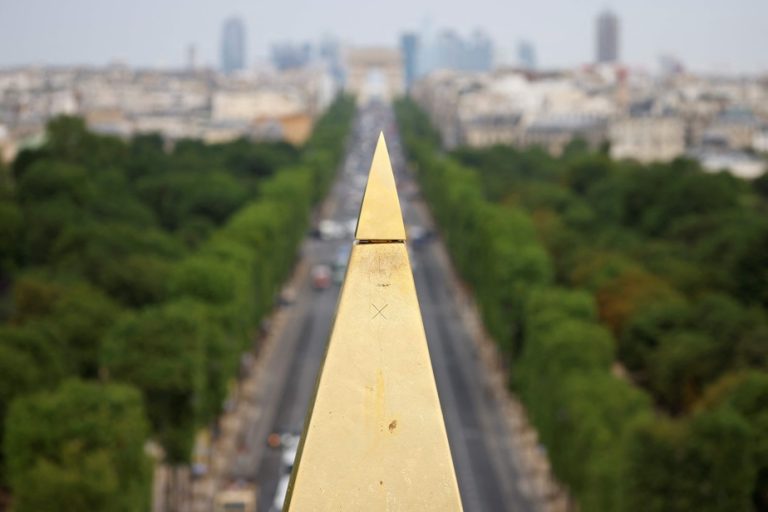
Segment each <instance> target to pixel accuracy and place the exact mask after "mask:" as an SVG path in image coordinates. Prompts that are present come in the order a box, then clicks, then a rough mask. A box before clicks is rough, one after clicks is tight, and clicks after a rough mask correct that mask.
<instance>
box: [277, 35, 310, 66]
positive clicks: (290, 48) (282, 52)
mask: <svg viewBox="0 0 768 512" xmlns="http://www.w3.org/2000/svg"><path fill="white" fill-rule="evenodd" d="M311 61H312V45H310V44H309V43H287V42H286V43H279V44H275V45H272V64H273V65H274V66H275V67H276V68H277V69H279V70H281V71H285V70H286V69H298V68H303V67H305V66H307V65H309V63H310V62H311Z"/></svg>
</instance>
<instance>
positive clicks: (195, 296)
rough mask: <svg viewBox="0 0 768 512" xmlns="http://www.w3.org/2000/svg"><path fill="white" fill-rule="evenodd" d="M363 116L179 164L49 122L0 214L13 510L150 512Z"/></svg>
mask: <svg viewBox="0 0 768 512" xmlns="http://www.w3.org/2000/svg"><path fill="white" fill-rule="evenodd" d="M353 112H354V104H353V102H352V101H351V100H350V99H348V98H341V99H339V100H338V101H337V102H336V103H334V104H333V105H332V106H331V107H330V110H329V111H328V112H327V113H326V114H325V116H324V117H322V118H321V119H320V120H319V121H318V123H317V125H316V128H315V131H314V133H313V136H312V137H311V139H310V140H309V141H308V142H307V144H306V145H305V146H304V147H303V148H301V149H300V150H299V149H296V148H293V147H291V146H289V145H285V144H272V143H269V144H256V143H252V142H249V141H245V140H239V141H236V142H232V143H227V144H220V145H204V144H202V143H199V142H197V141H182V142H180V143H177V144H176V146H175V147H174V148H173V149H170V150H169V149H168V148H166V147H165V146H164V144H163V141H162V139H160V138H159V137H154V136H141V137H137V138H135V139H133V140H131V141H128V142H124V141H120V140H118V139H114V138H111V137H105V136H99V135H95V134H93V133H90V132H88V131H87V130H86V129H85V126H84V125H83V123H82V121H81V120H78V119H74V118H60V119H57V120H54V121H52V122H51V123H50V125H49V127H48V132H47V141H46V143H45V144H44V146H43V147H42V148H40V149H37V150H31V151H25V152H22V153H21V154H20V155H19V157H18V158H17V159H16V161H15V162H14V164H13V167H12V173H13V183H14V186H13V187H7V188H6V189H4V190H3V197H2V200H0V260H2V262H3V267H2V282H3V289H4V298H3V308H2V313H3V316H4V317H5V324H4V325H3V326H2V327H0V367H1V368H2V370H5V371H2V372H0V419H2V420H3V422H2V424H3V427H4V442H3V457H4V465H3V467H4V472H3V475H2V476H3V480H4V482H5V483H6V484H7V485H9V486H10V488H11V490H12V493H13V498H14V510H17V511H19V512H23V511H31V510H36V511H39V510H61V509H66V510H116V511H137V510H146V509H147V506H148V499H149V490H148V486H149V468H148V464H147V460H146V457H145V455H144V444H145V442H146V441H147V440H148V439H152V440H154V441H155V442H156V443H158V444H159V445H160V446H161V447H162V449H163V451H164V453H165V457H166V460H167V461H168V462H169V463H172V464H183V463H187V462H188V461H189V459H190V456H191V451H192V444H193V441H194V434H195V432H196V430H197V429H198V428H200V427H202V426H205V425H207V424H209V423H210V422H211V421H213V420H214V419H215V418H216V416H217V415H218V413H219V411H220V408H221V406H222V403H223V401H224V399H225V396H226V393H227V390H228V387H229V385H230V384H231V382H232V380H233V379H234V378H235V377H236V375H237V371H238V366H239V359H240V355H241V354H242V353H243V352H244V351H246V350H249V349H250V348H251V347H252V339H253V338H254V336H253V335H254V333H255V332H256V330H257V328H258V326H259V323H260V322H261V320H262V318H263V317H264V315H265V314H266V313H267V312H268V311H269V310H270V309H271V307H272V305H273V303H274V298H275V295H276V293H277V292H278V290H279V288H280V285H281V283H282V282H283V281H284V279H285V278H286V276H287V275H288V273H289V272H290V269H291V267H292V265H293V262H294V258H295V254H296V251H297V248H298V245H299V243H300V240H301V238H302V237H303V236H304V233H305V232H306V228H307V223H308V219H309V213H310V209H311V207H312V205H313V203H314V202H315V201H316V200H317V199H318V198H320V197H322V196H323V195H324V193H325V192H326V190H327V187H328V186H329V184H330V183H331V180H332V179H333V176H334V174H335V170H336V168H337V166H338V162H339V161H340V158H341V155H342V153H343V150H344V147H343V144H344V139H345V135H346V132H347V129H348V126H349V123H350V121H351V117H352V114H353Z"/></svg>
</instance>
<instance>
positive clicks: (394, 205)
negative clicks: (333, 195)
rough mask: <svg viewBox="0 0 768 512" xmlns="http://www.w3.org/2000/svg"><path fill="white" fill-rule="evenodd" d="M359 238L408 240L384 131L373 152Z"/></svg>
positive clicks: (357, 232)
mask: <svg viewBox="0 0 768 512" xmlns="http://www.w3.org/2000/svg"><path fill="white" fill-rule="evenodd" d="M355 238H356V239H357V240H373V241H382V240H405V227H404V226H403V216H402V213H401V211H400V201H399V200H398V198H397V187H396V186H395V176H394V174H393V173H392V163H391V162H390V161H389V152H388V151H387V142H386V141H385V140H384V134H383V133H382V134H381V135H379V141H378V143H377V144H376V151H374V153H373V162H372V163H371V170H370V172H369V173H368V184H367V185H366V187H365V195H364V196H363V203H362V206H361V208H360V217H359V219H358V221H357V231H356V232H355Z"/></svg>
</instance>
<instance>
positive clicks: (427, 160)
mask: <svg viewBox="0 0 768 512" xmlns="http://www.w3.org/2000/svg"><path fill="white" fill-rule="evenodd" d="M396 113H397V118H398V122H399V124H400V127H401V130H402V132H403V140H404V142H405V146H406V149H407V151H408V154H409V157H410V161H411V165H412V167H413V168H414V170H415V172H416V175H417V177H418V179H419V180H420V182H421V184H422V190H423V192H424V195H425V197H426V199H427V200H428V202H429V204H430V207H431V209H432V212H433V213H434V216H435V218H436V220H437V221H438V224H439V226H440V230H441V234H442V236H443V237H444V238H445V241H446V243H447V245H448V248H449V251H450V253H451V256H452V258H453V260H454V263H455V264H456V266H457V268H458V270H459V271H460V273H461V275H462V277H463V278H464V279H465V280H466V281H467V283H468V284H469V285H470V286H471V287H472V290H473V292H474V295H475V297H476V298H477V302H478V304H479V306H480V309H481V312H482V314H483V318H484V321H485V325H486V327H487V329H488V331H489V332H490V333H491V334H492V335H493V337H494V338H495V340H496V341H497V343H498V344H499V346H500V347H501V348H502V349H503V350H504V352H505V353H506V354H507V355H508V357H509V363H510V368H511V370H512V371H511V372H510V374H511V377H512V379H511V382H512V385H513V386H514V387H515V388H516V390H517V392H518V393H519V394H520V396H521V398H522V399H523V401H524V403H525V404H526V406H527V409H528V412H529V415H530V416H531V419H532V421H533V423H534V424H535V426H536V428H537V430H538V432H539V435H540V439H541V441H542V442H543V444H544V445H545V446H546V447H547V451H548V454H549V458H550V461H551V463H552V466H553V469H554V471H555V473H556V474H557V476H558V477H559V478H560V479H561V481H563V482H564V483H565V484H567V486H568V487H569V488H570V490H571V492H572V493H573V495H574V496H575V497H576V498H577V501H578V502H579V505H580V507H581V509H582V510H590V511H591V510H600V511H628V512H632V511H646V510H681V511H682V510H701V511H709V510H712V511H721V510H723V511H724V510H748V509H749V508H750V506H752V507H754V509H755V510H758V511H765V510H768V491H766V489H768V469H766V467H767V466H766V459H765V453H764V452H765V450H764V448H765V446H764V445H765V443H764V442H763V441H764V439H765V438H766V434H765V433H766V432H767V431H768V430H766V424H765V418H764V416H765V415H764V414H762V412H758V410H760V408H761V406H762V411H764V410H766V409H768V402H766V401H765V398H766V395H765V389H766V388H765V382H764V378H765V376H766V375H768V373H766V370H768V317H767V315H766V310H765V308H766V306H768V301H766V300H765V295H766V290H768V281H766V279H767V278H768V277H767V276H768V274H767V272H768V265H766V262H768V245H766V241H767V240H768V236H767V233H768V227H766V226H767V224H766V221H765V218H766V217H765V215H766V213H767V212H768V203H766V201H765V197H766V196H765V190H766V187H765V186H764V185H765V179H764V178H760V179H758V180H756V181H755V182H754V184H753V186H750V185H749V184H748V183H746V182H744V181H741V180H739V179H736V178H734V177H732V176H730V175H727V174H724V173H721V174H708V173H705V172H703V171H702V170H701V169H700V168H699V166H698V165H697V164H696V163H695V162H693V161H690V160H685V159H679V160H676V161H673V162H670V163H668V164H651V165H641V164H639V163H636V162H616V161H611V160H610V159H608V158H607V157H606V155H605V154H603V153H592V152H590V151H589V150H588V149H587V147H586V146H585V145H583V144H581V145H580V144H578V143H574V144H571V145H569V147H568V148H567V150H566V151H565V152H564V154H563V156H561V157H559V158H554V157H551V156H549V155H547V154H546V153H544V152H543V151H541V150H539V149H530V150H519V149H515V148H511V147H503V146H495V147H490V148H483V149H470V148H459V149H457V150H456V151H454V152H453V153H451V154H449V155H445V154H443V153H442V152H441V150H440V147H439V137H438V135H437V133H436V132H435V131H434V130H433V129H432V127H431V126H430V123H429V120H428V119H427V117H426V116H425V115H424V113H423V112H421V111H420V110H419V109H418V107H417V106H416V105H415V104H414V103H412V102H411V101H410V100H402V101H400V102H399V103H398V104H397V105H396ZM745 372H746V373H745ZM734 375H735V376H736V377H734ZM742 375H750V377H749V378H744V377H740V376H742ZM758 404H761V406H759V405H758ZM654 406H655V407H656V410H654Z"/></svg>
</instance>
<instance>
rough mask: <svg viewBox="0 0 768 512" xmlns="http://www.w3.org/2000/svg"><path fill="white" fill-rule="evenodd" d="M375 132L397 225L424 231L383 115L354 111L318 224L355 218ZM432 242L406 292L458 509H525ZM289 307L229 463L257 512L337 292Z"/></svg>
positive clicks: (416, 256)
mask: <svg viewBox="0 0 768 512" xmlns="http://www.w3.org/2000/svg"><path fill="white" fill-rule="evenodd" d="M382 129H383V130H384V131H385V135H386V138H387V143H388V147H389V152H390V157H391V160H392V164H393V167H394V168H395V173H396V179H397V182H398V188H399V189H400V202H401V206H402V208H403V214H404V219H405V222H406V226H407V227H408V228H409V229H410V228H412V227H413V226H419V227H426V228H429V227H430V225H429V223H430V220H429V218H428V216H427V214H426V213H425V209H424V208H423V207H420V206H419V204H418V201H420V199H419V198H418V194H417V193H416V192H417V189H416V186H415V184H414V183H413V181H412V178H411V177H410V176H409V175H408V174H407V173H406V172H405V171H404V166H405V161H404V157H403V154H402V148H401V145H400V140H399V136H398V133H397V130H396V126H395V123H394V117H393V113H392V110H391V108H390V107H389V106H387V105H383V104H378V105H369V106H367V107H364V108H361V109H360V111H359V113H358V116H357V119H356V121H355V124H354V128H353V133H352V134H351V137H350V140H349V145H348V152H347V155H346V157H345V161H344V164H343V167H342V170H341V172H340V175H339V179H338V180H337V182H336V183H335V185H334V187H333V189H332V192H331V196H330V197H329V202H328V208H327V210H328V211H327V212H326V214H327V215H328V217H327V218H329V219H331V220H333V221H336V222H338V223H350V221H352V223H353V222H354V220H355V219H356V218H357V214H358V212H359V208H360V201H361V200H362V194H363V191H364V187H365V180H366V177H367V173H368V170H369V167H370V162H371V158H372V156H373V150H374V147H375V143H376V140H377V138H378V134H379V131H380V130H382ZM441 243H442V242H440V241H439V240H437V239H436V240H434V241H433V242H430V243H426V244H423V245H421V246H420V247H418V248H413V247H412V246H411V247H409V248H410V254H411V263H412V265H413V267H414V278H415V282H416V289H417V293H418V296H419V301H420V304H421V312H422V317H423V319H424V327H425V329H426V333H427V338H428V340H429V350H430V356H431V358H432V365H433V368H434V372H435V380H436V382H437V387H438V393H439V395H440V401H441V404H442V407H443V414H444V416H445V422H446V428H447V431H448V439H449V442H450V446H451V453H452V455H453V460H454V465H455V468H456V473H457V478H458V482H459V488H460V491H461V496H462V502H463V505H464V510H466V511H470V512H472V511H507V510H509V511H512V510H514V511H516V512H528V511H531V510H533V508H532V507H531V505H530V503H529V502H528V501H527V500H526V498H525V497H524V496H523V495H522V494H521V492H520V491H519V486H518V484H519V478H518V473H517V470H516V468H515V466H514V464H513V462H512V461H513V457H512V452H511V450H512V448H511V446H510V442H509V439H510V435H511V434H510V432H509V430H508V426H507V423H506V422H505V421H504V419H503V416H502V412H501V411H502V408H501V407H500V406H499V404H498V403H497V402H496V399H495V398H494V395H493V394H492V392H491V390H490V384H489V382H488V370H487V369H486V368H485V367H484V366H483V364H482V362H481V361H480V359H479V357H478V355H477V353H476V349H475V343H474V342H473V341H472V339H471V337H470V334H469V331H468V329H467V327H466V326H465V325H464V324H463V323H462V320H461V318H462V316H461V315H460V314H459V308H460V307H461V306H460V305H459V304H458V303H457V297H459V296H460V293H458V290H455V289H452V287H453V286H454V285H453V284H452V280H451V279H450V278H449V274H448V272H450V270H449V269H447V268H445V267H444V265H443V263H442V262H444V261H445V260H444V258H440V257H439V254H438V251H442V250H444V248H443V247H441V246H440V245H439V244H441ZM351 244H352V238H351V236H349V235H348V236H346V237H345V238H344V239H336V240H321V239H317V238H314V237H309V238H308V239H307V240H306V242H305V243H304V246H303V254H302V257H303V258H304V260H305V262H306V263H307V264H308V265H309V267H310V268H311V267H312V266H314V265H317V264H332V263H333V261H334V260H335V259H336V258H337V254H338V253H339V251H343V250H344V249H345V248H346V249H348V248H349V247H350V246H351ZM295 293H296V300H295V302H294V303H293V304H292V305H290V306H287V311H286V317H287V321H286V322H285V327H284V328H283V329H282V330H281V332H280V333H279V337H278V338H277V340H276V345H275V349H274V350H273V351H272V352H270V353H269V355H268V357H269V358H270V360H269V361H267V364H266V365H265V366H266V368H269V371H268V372H265V374H264V375H263V377H262V380H263V382H262V384H261V388H262V389H261V391H260V393H259V394H260V396H261V397H260V403H259V404H258V409H259V414H258V415H257V417H256V420H255V421H254V422H253V424H252V425H249V427H248V431H247V437H248V439H247V445H248V447H249V450H248V451H245V452H244V453H243V454H242V455H241V457H240V459H241V460H240V461H239V463H238V467H237V469H236V475H235V476H237V477H240V478H245V479H248V480H255V482H256V484H257V485H258V488H259V510H260V511H268V510H273V506H274V503H273V501H274V496H275V491H276V488H277V486H278V482H279V480H280V477H281V473H284V472H285V470H284V468H283V467H282V462H281V452H280V450H279V449H271V448H268V447H267V446H266V438H267V436H268V435H269V434H270V433H272V432H278V433H282V432H297V433H298V432H301V430H302V428H303V425H304V420H305V416H306V412H307V408H308V406H309V402H310V400H311V398H312V395H313V392H314V386H315V382H316V378H317V374H318V371H319V369H320V365H321V364H322V358H323V355H324V353H325V348H326V344H327V342H328V338H329V334H330V329H331V325H332V321H333V316H334V312H335V309H336V303H337V300H338V293H339V286H338V285H337V284H333V285H332V286H331V287H329V288H327V289H324V290H321V291H317V290H314V289H313V288H312V284H311V279H310V276H307V277H306V278H304V279H303V280H302V281H301V283H300V284H299V285H298V289H296V290H295Z"/></svg>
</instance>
